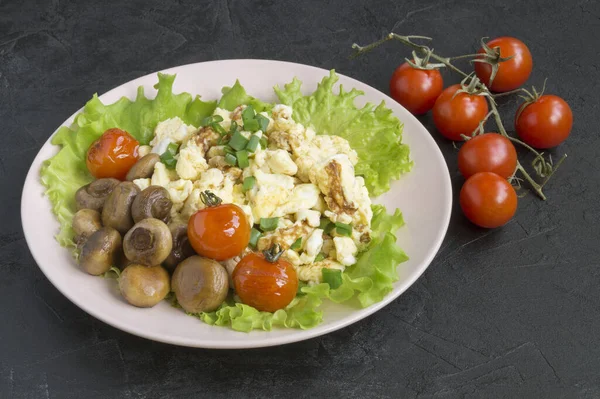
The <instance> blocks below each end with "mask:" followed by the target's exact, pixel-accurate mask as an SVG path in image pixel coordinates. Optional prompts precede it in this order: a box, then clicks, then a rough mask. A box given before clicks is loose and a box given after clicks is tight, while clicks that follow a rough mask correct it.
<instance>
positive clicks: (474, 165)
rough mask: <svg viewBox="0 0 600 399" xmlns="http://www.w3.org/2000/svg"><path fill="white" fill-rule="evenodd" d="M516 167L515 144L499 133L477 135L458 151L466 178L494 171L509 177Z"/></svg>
mask: <svg viewBox="0 0 600 399" xmlns="http://www.w3.org/2000/svg"><path fill="white" fill-rule="evenodd" d="M516 168H517V150H515V146H514V145H513V144H512V143H511V142H510V140H509V139H507V138H506V137H504V136H502V135H500V134H498V133H485V134H482V135H479V136H475V137H473V138H472V139H471V140H468V141H467V142H465V143H464V144H463V145H462V147H460V151H458V169H459V170H460V173H462V175H463V176H464V177H465V179H468V178H469V177H471V176H472V175H474V174H475V173H479V172H493V173H496V174H498V175H500V176H501V177H503V178H505V179H508V178H509V177H510V176H512V174H513V173H514V171H515V169H516Z"/></svg>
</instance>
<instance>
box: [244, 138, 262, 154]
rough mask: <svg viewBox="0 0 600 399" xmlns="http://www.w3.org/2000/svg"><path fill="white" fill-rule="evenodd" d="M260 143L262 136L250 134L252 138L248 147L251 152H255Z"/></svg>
mask: <svg viewBox="0 0 600 399" xmlns="http://www.w3.org/2000/svg"><path fill="white" fill-rule="evenodd" d="M259 143H260V138H259V137H258V136H257V135H255V134H253V135H252V136H250V140H249V141H248V144H247V145H246V149H247V150H248V151H250V152H255V151H256V149H257V148H258V144H259Z"/></svg>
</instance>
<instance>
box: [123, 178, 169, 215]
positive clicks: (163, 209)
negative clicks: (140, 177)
mask: <svg viewBox="0 0 600 399" xmlns="http://www.w3.org/2000/svg"><path fill="white" fill-rule="evenodd" d="M172 207H173V202H172V201H171V196H170V195H169V192H168V191H167V189H166V188H164V187H161V186H150V187H148V188H146V189H145V190H144V191H142V192H141V193H140V194H138V196H137V197H135V200H134V201H133V204H132V205H131V215H132V216H133V221H134V222H136V223H137V222H139V221H141V220H144V219H148V218H154V219H158V220H161V221H163V222H165V223H168V222H169V220H170V219H171V208H172Z"/></svg>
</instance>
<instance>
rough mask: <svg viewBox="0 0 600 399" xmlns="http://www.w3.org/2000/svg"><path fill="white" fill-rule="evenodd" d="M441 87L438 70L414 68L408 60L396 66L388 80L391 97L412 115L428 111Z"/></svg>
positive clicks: (442, 84)
mask: <svg viewBox="0 0 600 399" xmlns="http://www.w3.org/2000/svg"><path fill="white" fill-rule="evenodd" d="M443 89H444V80H443V79H442V74H441V73H440V71H438V70H437V69H432V70H423V69H416V68H413V67H411V66H410V65H409V64H408V62H405V63H404V64H402V65H400V66H399V67H398V68H396V70H395V71H394V74H393V75H392V79H391V80H390V95H391V96H392V98H393V99H394V100H396V101H398V102H399V103H400V104H402V106H403V107H404V108H406V109H407V110H409V111H410V112H411V113H412V114H414V115H421V114H424V113H425V112H427V111H429V110H430V109H431V108H432V107H433V104H435V100H436V99H437V98H438V96H439V95H440V93H441V92H442V90H443Z"/></svg>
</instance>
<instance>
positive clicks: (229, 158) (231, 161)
mask: <svg viewBox="0 0 600 399" xmlns="http://www.w3.org/2000/svg"><path fill="white" fill-rule="evenodd" d="M225 162H227V163H228V164H229V165H231V166H235V164H236V163H237V158H236V157H235V155H233V154H226V155H225Z"/></svg>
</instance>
